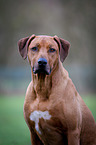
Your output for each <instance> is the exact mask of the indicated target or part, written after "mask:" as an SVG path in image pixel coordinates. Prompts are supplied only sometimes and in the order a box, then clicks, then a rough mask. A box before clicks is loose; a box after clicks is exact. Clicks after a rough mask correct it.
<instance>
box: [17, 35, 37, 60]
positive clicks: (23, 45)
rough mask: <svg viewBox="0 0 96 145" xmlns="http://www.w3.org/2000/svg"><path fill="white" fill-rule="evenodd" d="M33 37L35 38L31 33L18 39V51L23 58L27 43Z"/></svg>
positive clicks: (25, 54)
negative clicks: (29, 35)
mask: <svg viewBox="0 0 96 145" xmlns="http://www.w3.org/2000/svg"><path fill="white" fill-rule="evenodd" d="M34 38H35V35H34V34H33V35H32V36H31V37H25V38H22V39H20V40H19V41H18V46H19V52H20V54H21V56H22V57H23V59H26V57H27V48H28V45H29V43H30V42H31V41H32V40H33V39H34Z"/></svg>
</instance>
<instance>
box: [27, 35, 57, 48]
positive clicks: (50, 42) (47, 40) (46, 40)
mask: <svg viewBox="0 0 96 145" xmlns="http://www.w3.org/2000/svg"><path fill="white" fill-rule="evenodd" d="M33 46H40V47H54V48H58V44H57V42H56V41H55V40H54V39H53V37H51V36H44V35H40V36H36V37H35V38H34V39H33V40H32V41H31V42H30V45H29V47H33Z"/></svg>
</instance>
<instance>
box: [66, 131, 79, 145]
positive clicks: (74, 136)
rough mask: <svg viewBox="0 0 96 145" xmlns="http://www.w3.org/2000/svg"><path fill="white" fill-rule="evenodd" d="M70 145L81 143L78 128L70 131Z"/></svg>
mask: <svg viewBox="0 0 96 145" xmlns="http://www.w3.org/2000/svg"><path fill="white" fill-rule="evenodd" d="M68 145H80V133H79V131H78V129H76V130H71V131H68Z"/></svg>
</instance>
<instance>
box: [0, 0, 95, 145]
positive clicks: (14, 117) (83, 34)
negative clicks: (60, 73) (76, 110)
mask: <svg viewBox="0 0 96 145" xmlns="http://www.w3.org/2000/svg"><path fill="white" fill-rule="evenodd" d="M33 33H34V34H36V35H40V34H43V35H51V36H54V35H57V36H58V37H61V38H64V39H66V40H68V41H69V42H70V43H71V48H70V51H69V55H68V57H67V58H66V60H65V62H64V64H63V65H64V67H65V68H66V69H67V70H68V72H69V76H70V77H71V79H72V80H73V82H74V84H75V86H76V88H77V90H78V92H79V93H80V94H81V96H82V97H83V98H84V100H85V102H86V103H87V105H88V107H89V108H90V109H91V111H92V113H93V115H94V117H95V118H96V113H95V112H94V110H96V103H95V102H96V56H95V55H96V40H95V39H96V0H91V1H90V0H35V1H33V0H8V1H6V0H0V107H1V109H0V110H1V112H0V113H1V114H0V115H2V117H1V118H2V119H0V125H1V132H0V135H1V140H0V145H1V144H2V145H3V144H4V145H6V144H8V143H10V144H13V145H14V144H18V145H19V143H20V144H22V145H24V144H30V138H29V134H28V133H29V130H27V126H26V124H25V122H24V119H23V102H24V96H25V92H26V88H27V86H28V84H29V82H30V81H31V70H30V66H29V64H28V62H27V60H25V61H24V60H23V59H22V58H21V56H20V54H19V52H18V46H17V43H18V40H19V39H21V38H23V37H27V36H30V35H32V34H33ZM2 112H3V113H2ZM14 112H15V114H14ZM4 114H6V115H4ZM20 117H21V118H20ZM17 122H18V123H17ZM22 122H23V123H22ZM20 123H21V124H20ZM12 124H13V126H12ZM22 124H23V125H22ZM22 126H23V127H22ZM13 128H16V129H17V133H16V130H15V131H14V129H13ZM7 131H8V132H9V135H8V134H7V133H5V132H7ZM20 131H21V132H20ZM12 135H13V136H14V137H13V136H12ZM19 136H20V137H21V138H22V139H21V140H20V139H19V140H18V141H17V138H19ZM24 136H25V137H24ZM5 137H6V139H4V138H5ZM26 140H27V141H28V142H26Z"/></svg>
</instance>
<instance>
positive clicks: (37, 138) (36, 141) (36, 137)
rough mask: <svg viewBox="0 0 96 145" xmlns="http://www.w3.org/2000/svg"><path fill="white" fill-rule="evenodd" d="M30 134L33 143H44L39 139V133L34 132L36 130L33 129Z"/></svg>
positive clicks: (36, 144)
mask: <svg viewBox="0 0 96 145" xmlns="http://www.w3.org/2000/svg"><path fill="white" fill-rule="evenodd" d="M30 136H31V144H32V145H44V144H43V143H42V141H41V140H40V139H39V137H38V135H37V134H36V133H35V132H34V130H31V132H30Z"/></svg>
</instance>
